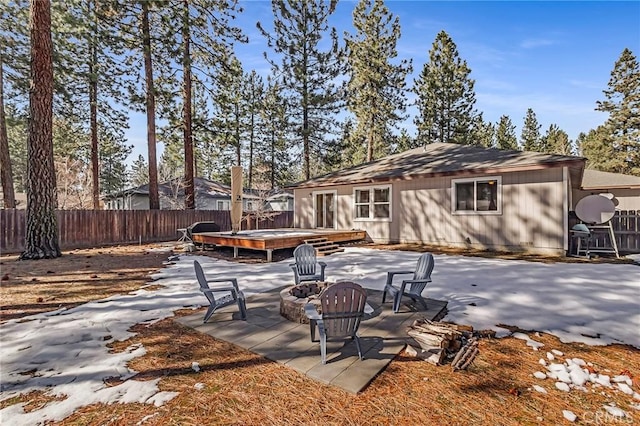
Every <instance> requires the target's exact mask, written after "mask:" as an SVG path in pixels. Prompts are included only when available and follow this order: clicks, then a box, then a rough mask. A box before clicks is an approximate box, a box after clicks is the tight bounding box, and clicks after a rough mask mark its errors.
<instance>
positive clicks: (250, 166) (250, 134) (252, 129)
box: [248, 107, 255, 189]
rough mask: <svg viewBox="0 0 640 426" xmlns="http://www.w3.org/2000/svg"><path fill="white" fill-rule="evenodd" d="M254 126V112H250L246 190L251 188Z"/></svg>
mask: <svg viewBox="0 0 640 426" xmlns="http://www.w3.org/2000/svg"><path fill="white" fill-rule="evenodd" d="M254 125H255V112H254V111H253V107H252V111H251V127H250V128H249V183H248V188H249V189H251V188H253V143H254V141H253V138H254V137H255V131H254V128H253V126H254Z"/></svg>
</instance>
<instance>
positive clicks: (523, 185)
mask: <svg viewBox="0 0 640 426" xmlns="http://www.w3.org/2000/svg"><path fill="white" fill-rule="evenodd" d="M484 176H491V177H499V178H500V179H501V185H499V191H500V195H499V200H500V205H501V211H499V212H491V213H488V214H487V213H484V214H482V213H475V212H467V213H463V214H461V213H457V212H453V209H452V180H455V179H458V178H459V177H457V176H453V177H452V176H442V177H429V178H417V179H410V180H396V181H393V182H390V183H387V184H385V183H384V182H380V183H376V184H375V185H374V184H371V185H374V186H384V185H391V203H390V205H391V217H390V219H388V220H387V219H379V220H356V219H354V216H355V215H354V195H353V194H354V188H356V187H366V186H367V185H366V184H358V185H340V186H334V187H330V186H327V187H323V188H321V189H315V190H314V189H311V188H300V189H295V192H294V193H295V218H296V226H297V227H301V228H314V227H315V223H314V199H315V197H313V194H314V192H325V191H336V194H337V201H336V216H337V221H336V222H337V228H338V229H352V228H356V229H364V230H366V231H367V234H368V235H369V237H370V238H371V239H373V240H374V241H376V242H401V243H426V244H434V245H443V246H457V247H473V248H483V249H486V248H489V249H506V250H526V251H536V252H545V253H560V252H562V251H563V250H565V246H566V226H565V225H566V217H567V214H568V203H567V202H566V201H565V200H566V199H567V197H568V195H569V192H570V190H569V188H570V182H568V178H567V177H566V176H568V174H563V168H562V167H554V168H548V169H542V170H534V171H515V172H509V173H501V174H489V175H473V174H465V175H464V178H472V177H484Z"/></svg>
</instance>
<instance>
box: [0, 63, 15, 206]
mask: <svg viewBox="0 0 640 426" xmlns="http://www.w3.org/2000/svg"><path fill="white" fill-rule="evenodd" d="M2 68H3V60H2V53H1V52H0V174H1V176H2V197H3V200H2V202H3V207H4V208H5V209H15V208H16V197H15V192H14V189H13V171H12V169H11V155H10V153H9V134H8V132H7V119H6V115H5V113H4V90H3V88H4V84H3V81H4V79H3V78H2V75H3V72H2Z"/></svg>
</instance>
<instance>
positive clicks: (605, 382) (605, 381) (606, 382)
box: [596, 374, 611, 388]
mask: <svg viewBox="0 0 640 426" xmlns="http://www.w3.org/2000/svg"><path fill="white" fill-rule="evenodd" d="M596 383H599V384H601V385H602V386H605V387H608V388H610V387H611V380H610V378H609V376H607V375H604V374H598V377H597V378H596Z"/></svg>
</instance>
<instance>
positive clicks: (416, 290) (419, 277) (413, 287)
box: [382, 253, 434, 312]
mask: <svg viewBox="0 0 640 426" xmlns="http://www.w3.org/2000/svg"><path fill="white" fill-rule="evenodd" d="M433 267H434V260H433V255H432V254H431V253H424V254H423V255H421V256H420V257H419V258H418V264H417V265H416V269H415V271H395V272H387V283H386V284H385V286H384V293H382V303H384V302H385V300H386V297H387V292H388V293H389V294H390V295H391V296H392V297H393V312H398V310H399V309H400V301H401V299H402V296H407V297H410V298H411V299H412V300H413V301H414V302H418V303H419V304H420V305H422V307H423V308H424V309H425V310H427V302H426V301H425V300H424V298H423V297H422V292H423V291H424V289H425V287H426V286H427V284H429V283H430V282H431V272H432V271H433ZM401 274H413V277H412V278H411V279H409V280H403V281H402V284H400V287H396V286H394V285H393V278H394V276H396V275H401ZM407 284H408V285H409V288H407Z"/></svg>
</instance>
